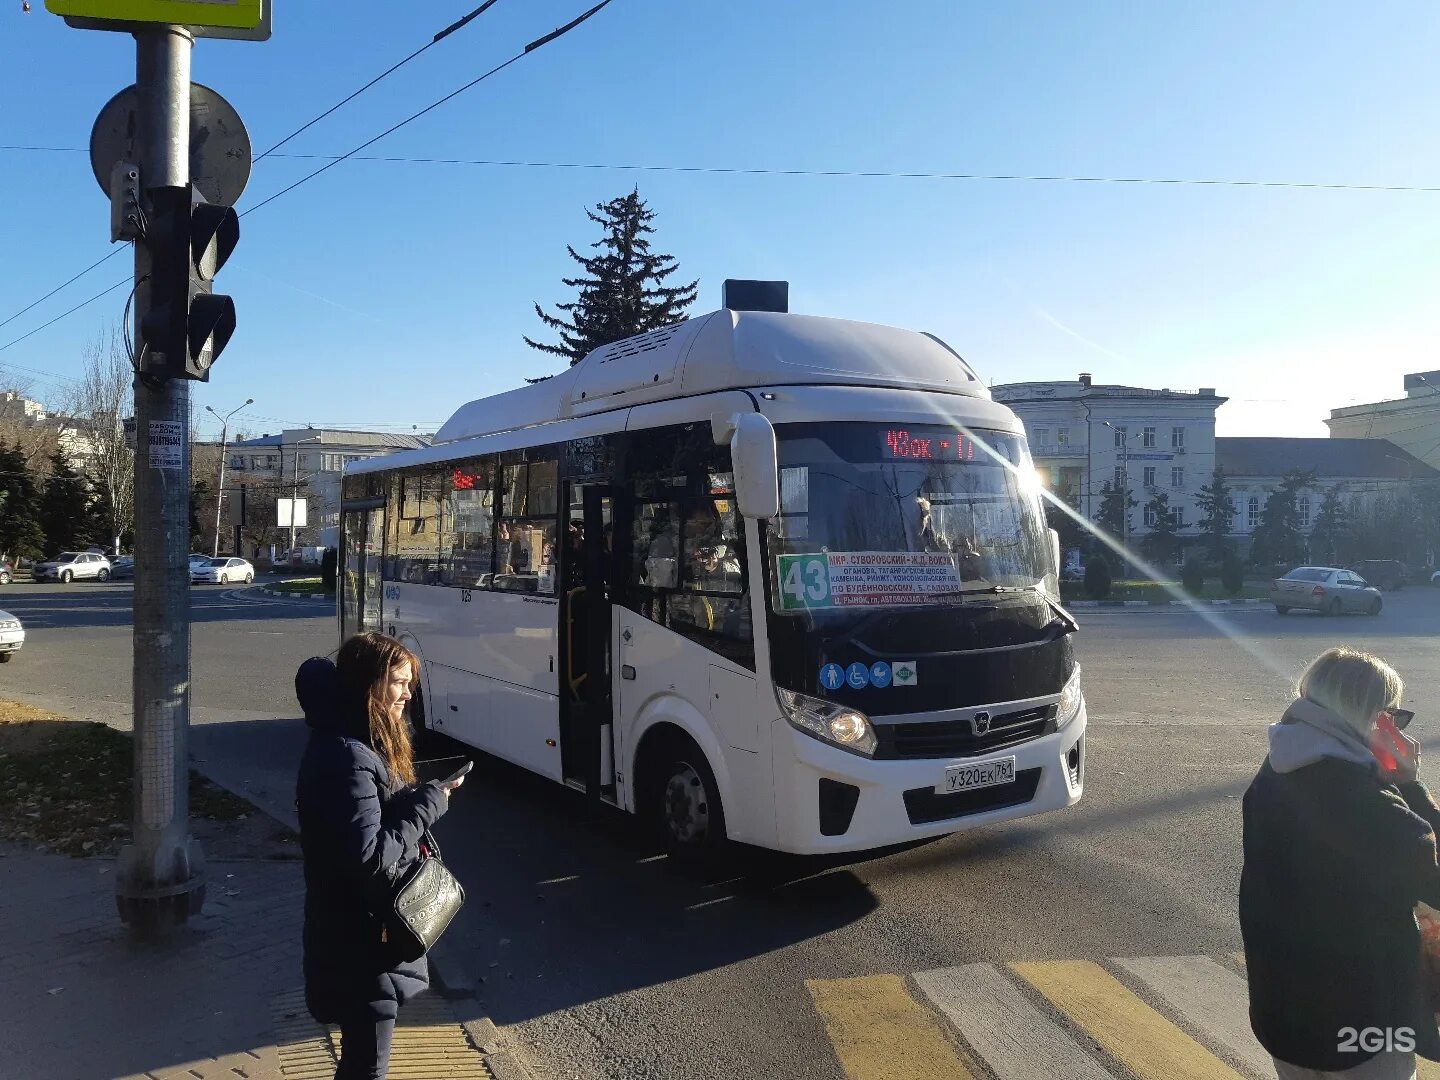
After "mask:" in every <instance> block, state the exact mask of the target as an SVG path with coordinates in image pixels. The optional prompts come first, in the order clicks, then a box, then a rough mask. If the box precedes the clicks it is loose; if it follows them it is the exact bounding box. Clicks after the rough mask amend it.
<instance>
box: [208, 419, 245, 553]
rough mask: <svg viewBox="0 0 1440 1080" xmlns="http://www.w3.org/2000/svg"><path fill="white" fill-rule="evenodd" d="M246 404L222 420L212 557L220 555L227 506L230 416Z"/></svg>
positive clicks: (238, 549) (236, 548)
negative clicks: (223, 519) (222, 521)
mask: <svg viewBox="0 0 1440 1080" xmlns="http://www.w3.org/2000/svg"><path fill="white" fill-rule="evenodd" d="M254 404H255V399H254V398H247V399H246V400H245V405H254ZM245 405H237V406H235V408H233V409H231V410H230V411H229V412H228V413H226V414H225V416H224V417H223V418H222V420H221V422H220V486H219V487H217V488H216V489H215V550H214V551H212V552H211V553H210V557H211V558H212V559H218V558H219V557H220V511H221V510H222V509H223V508H224V506H225V450H226V447H227V445H228V443H227V441H226V440H227V437H228V436H229V433H230V418H231V417H232V416H234V415H235V414H236V413H237V412H239V411H240V410H241V409H243V408H245ZM205 411H206V412H208V413H214V414H215V415H216V416H219V415H220V414H219V413H218V412H215V410H214V409H213V408H211V407H210V406H209V405H206V406H205ZM235 554H236V555H239V554H240V546H239V545H238V544H237V545H236V546H235Z"/></svg>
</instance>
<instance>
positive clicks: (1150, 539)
mask: <svg viewBox="0 0 1440 1080" xmlns="http://www.w3.org/2000/svg"><path fill="white" fill-rule="evenodd" d="M1145 517H1146V519H1147V522H1148V519H1150V518H1154V521H1155V523H1154V524H1153V525H1148V528H1149V529H1150V532H1149V533H1148V534H1146V536H1145V539H1144V540H1142V541H1141V545H1142V546H1143V547H1144V549H1145V555H1146V556H1147V557H1148V558H1149V559H1150V560H1151V561H1152V562H1156V563H1169V562H1174V561H1175V555H1176V553H1177V552H1178V551H1179V549H1180V544H1179V541H1178V540H1177V539H1176V536H1175V534H1176V532H1177V531H1178V528H1177V526H1176V524H1175V512H1174V511H1173V510H1171V509H1170V496H1169V495H1167V494H1165V492H1163V491H1157V492H1156V493H1155V494H1154V495H1152V496H1151V497H1150V501H1149V502H1147V503H1146V504H1145Z"/></svg>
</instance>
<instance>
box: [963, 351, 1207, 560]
mask: <svg viewBox="0 0 1440 1080" xmlns="http://www.w3.org/2000/svg"><path fill="white" fill-rule="evenodd" d="M990 389H991V393H992V394H993V395H994V397H995V400H996V401H1000V402H1003V403H1004V404H1006V405H1008V406H1009V407H1010V408H1011V409H1013V410H1014V411H1015V413H1016V414H1017V415H1018V416H1019V417H1020V419H1021V420H1022V421H1023V422H1024V424H1025V431H1026V434H1027V436H1028V438H1029V441H1030V453H1031V455H1032V456H1033V457H1034V459H1035V466H1036V468H1037V470H1038V471H1039V473H1040V476H1041V479H1042V480H1043V481H1044V482H1045V483H1046V484H1047V485H1048V486H1049V487H1050V489H1051V490H1052V491H1053V492H1055V493H1056V494H1057V495H1060V496H1062V497H1063V498H1065V499H1067V500H1068V501H1069V502H1070V503H1071V504H1072V505H1073V506H1075V507H1076V508H1077V509H1078V510H1080V512H1081V513H1082V514H1084V515H1085V516H1086V517H1087V518H1091V519H1093V518H1094V517H1095V515H1096V513H1097V512H1098V511H1099V509H1100V500H1101V497H1102V489H1103V486H1104V485H1105V484H1107V483H1108V484H1111V485H1113V486H1116V487H1120V486H1128V487H1129V489H1130V492H1131V494H1132V495H1133V496H1134V498H1135V499H1136V500H1137V501H1138V502H1139V503H1140V506H1138V507H1136V508H1135V510H1134V511H1133V512H1132V513H1131V522H1132V526H1133V529H1132V534H1133V535H1136V536H1140V535H1144V534H1145V533H1146V532H1148V531H1149V530H1148V529H1147V528H1146V522H1145V514H1144V510H1143V507H1144V504H1145V503H1146V502H1147V501H1148V500H1149V499H1150V497H1151V496H1152V495H1154V494H1156V493H1159V492H1163V493H1165V494H1166V495H1168V496H1169V499H1170V508H1171V511H1172V513H1173V514H1174V516H1175V519H1176V523H1177V524H1178V525H1179V527H1180V532H1181V534H1182V535H1186V534H1190V535H1193V534H1194V532H1195V528H1194V525H1195V522H1196V521H1197V520H1198V519H1199V517H1200V515H1199V514H1198V513H1197V512H1196V509H1195V493H1196V492H1198V491H1199V490H1200V488H1201V487H1202V486H1204V485H1205V484H1208V483H1209V482H1210V478H1211V474H1212V473H1213V472H1214V471H1215V410H1216V409H1218V408H1219V407H1220V406H1221V405H1223V404H1224V403H1225V401H1226V399H1225V398H1222V397H1217V396H1216V394H1215V391H1214V389H1212V388H1204V389H1201V390H1199V391H1196V392H1187V391H1180V390H1168V389H1165V390H1147V389H1144V388H1142V387H1137V386H1110V385H1105V384H1101V383H1096V382H1094V380H1093V379H1092V378H1091V376H1090V375H1088V374H1082V375H1081V376H1080V377H1079V379H1077V380H1076V381H1075V382H1027V383H1008V384H1005V385H1002V386H993V387H991V388H990ZM1127 480H1128V484H1127Z"/></svg>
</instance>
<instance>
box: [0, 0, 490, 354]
mask: <svg viewBox="0 0 1440 1080" xmlns="http://www.w3.org/2000/svg"><path fill="white" fill-rule="evenodd" d="M497 3H499V0H484V3H482V4H480V6H479V7H476V8H474V9H473V10H471V11H470V12H468V13H466V14H465V15H462V16H461V17H460V18H459V19H456V20H455V21H454V22H453V23H451V24H450V25H449V26H447V27H445V28H444V29H443V30H440V31H439V32H437V33H436V34H435V35H434V36H432V37H431V39H430V40H429V41H428V42H426V43H425V44H424V45H422V46H420V48H418V49H416V50H415V51H414V52H412V53H411V54H410V55H409V56H407V57H405V58H404V59H403V60H400V61H399V62H397V63H395V64H392V65H391V66H390V67H388V68H386V69H385V70H384V71H382V72H381V73H380V74H379V75H377V76H375V77H374V78H373V79H371V80H370V81H369V82H367V83H366V84H365V85H364V86H362V87H360V88H359V89H358V90H356V91H354V92H353V93H351V94H348V95H347V96H345V97H344V98H342V99H341V100H340V101H338V102H336V103H335V104H334V105H332V106H330V108H328V109H326V110H325V111H324V112H322V113H320V114H319V115H318V116H315V117H312V118H311V119H309V120H307V121H306V122H305V123H303V124H301V125H300V126H299V127H298V128H296V129H295V130H294V131H292V132H290V134H288V135H286V136H285V137H284V138H283V139H281V140H280V141H279V142H277V143H275V144H274V145H273V146H271V147H270V148H269V149H268V150H266V151H265V152H264V153H262V154H261V155H260V156H259V157H257V158H255V161H261V160H263V159H265V158H267V157H269V156H270V155H272V154H273V153H274V152H275V151H276V150H278V149H279V148H280V147H282V146H284V145H285V144H286V143H288V142H289V141H290V140H291V139H293V138H295V137H296V136H297V135H300V134H301V133H303V132H305V131H308V130H309V129H310V128H312V127H314V126H315V125H316V124H318V123H319V122H320V121H322V120H324V119H326V118H327V117H329V116H331V115H333V114H334V113H335V112H336V111H337V110H339V109H341V108H343V107H344V106H346V105H348V104H349V103H350V102H352V101H354V100H355V99H356V98H357V97H359V96H360V95H361V94H363V93H365V91H367V90H369V89H370V88H371V87H373V86H375V85H376V84H377V83H379V82H381V81H382V80H384V79H387V78H389V77H390V76H391V75H393V74H394V73H395V72H397V71H399V70H400V69H401V68H402V67H404V66H405V65H406V64H408V63H410V62H411V61H412V60H414V59H416V58H417V57H419V56H420V55H422V54H423V53H425V52H426V51H427V50H429V49H431V48H433V47H434V46H436V45H438V44H439V43H440V42H441V41H443V40H445V39H446V38H447V37H449V36H450V35H451V34H454V33H455V32H456V31H457V30H460V29H462V28H464V27H465V26H468V25H469V24H470V23H471V22H473V21H474V20H475V19H477V18H479V17H480V16H481V15H483V14H485V12H487V11H488V10H490V8H492V7H494V6H495V4H497ZM0 149H4V150H32V151H55V152H67V151H71V150H74V151H78V152H79V153H88V152H89V151H88V150H86V149H83V148H80V147H58V146H20V145H15V146H8V145H7V146H3V147H0ZM121 250H122V249H121V248H112V249H111V250H110V251H109V252H108V253H107V254H106V255H105V256H104V257H103V258H101V259H98V260H96V261H95V262H93V263H91V264H90V265H89V266H87V267H86V268H85V269H84V270H81V271H80V272H79V273H78V274H76V275H75V276H74V277H71V278H69V279H68V280H66V281H63V282H61V283H60V284H59V285H57V286H55V288H53V289H51V290H50V291H49V292H47V293H46V294H45V295H44V296H41V297H39V298H38V299H36V300H33V301H31V302H30V303H28V304H26V305H25V306H24V307H23V308H21V309H20V310H19V311H16V312H15V313H13V314H12V315H9V316H7V317H6V318H5V319H4V320H3V321H0V327H3V326H7V325H9V324H10V323H12V322H14V321H15V320H16V319H18V318H19V317H20V316H22V315H24V314H25V313H26V312H27V311H30V310H32V309H33V308H36V307H38V306H39V305H40V304H43V303H44V302H45V301H46V300H49V299H50V298H51V297H52V296H54V295H55V294H56V293H58V292H60V291H61V290H63V289H65V288H66V287H68V286H70V285H72V284H74V283H75V282H77V281H79V280H80V279H81V278H82V277H84V276H85V275H86V274H88V273H90V271H91V270H94V269H95V268H96V267H98V266H100V265H101V264H102V263H105V262H108V261H109V260H110V259H113V258H114V257H115V256H116V255H118V254H119V253H120V251H121ZM116 288H119V285H118V284H116V285H114V286H112V287H111V288H110V289H107V290H105V292H111V291H113V290H114V289H116ZM104 295H105V293H98V294H96V295H95V296H93V297H91V298H90V299H89V300H87V301H85V303H84V304H79V305H77V306H76V307H74V308H71V309H70V311H67V312H66V313H65V315H61V316H60V318H61V319H63V318H65V317H66V316H68V315H71V314H73V313H74V312H76V311H79V310H80V308H82V307H85V306H86V304H90V303H93V302H94V301H95V300H98V299H99V298H100V297H101V296H104ZM58 321H59V319H52V320H51V321H50V322H48V323H46V324H45V325H44V326H40V327H37V328H36V330H35V331H34V333H38V332H39V331H40V330H44V329H45V328H46V327H48V326H51V325H53V324H54V323H55V322H58ZM25 336H26V337H29V336H30V335H29V334H27V335H25ZM23 340H25V339H24V338H23V337H22V338H18V339H16V341H12V342H10V343H9V344H8V345H5V346H0V352H4V351H5V349H8V348H9V347H10V345H15V344H18V343H19V342H20V341H23Z"/></svg>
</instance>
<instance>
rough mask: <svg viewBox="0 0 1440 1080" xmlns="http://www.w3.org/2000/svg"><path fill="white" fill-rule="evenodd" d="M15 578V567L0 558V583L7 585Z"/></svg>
mask: <svg viewBox="0 0 1440 1080" xmlns="http://www.w3.org/2000/svg"><path fill="white" fill-rule="evenodd" d="M14 580H15V567H14V565H13V564H11V563H8V562H5V561H4V560H3V559H0V585H9V584H10V582H12V581H14Z"/></svg>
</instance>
